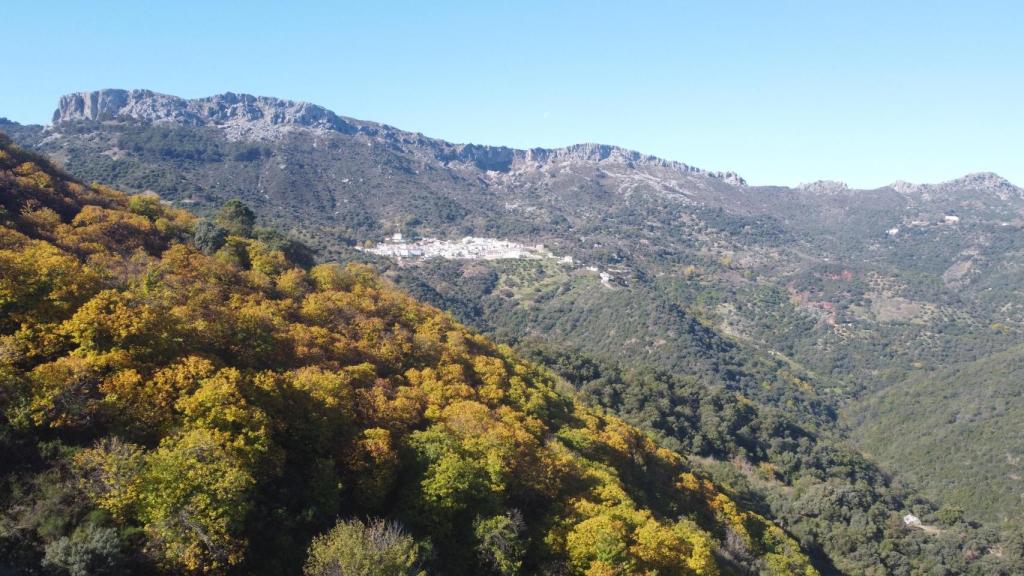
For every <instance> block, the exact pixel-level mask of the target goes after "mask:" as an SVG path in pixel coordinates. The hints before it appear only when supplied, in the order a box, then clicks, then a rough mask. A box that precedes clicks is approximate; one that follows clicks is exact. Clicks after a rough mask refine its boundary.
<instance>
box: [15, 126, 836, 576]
mask: <svg viewBox="0 0 1024 576" xmlns="http://www.w3.org/2000/svg"><path fill="white" fill-rule="evenodd" d="M0 204H2V207H3V210H2V211H0V223H2V228H0V270H2V271H3V274H2V275H0V312H2V315H0V350H2V354H0V386H2V387H0V409H2V411H0V414H2V417H0V449H2V452H3V454H4V455H5V457H4V458H3V459H0V505H2V509H3V512H2V516H0V569H2V570H4V571H6V572H14V573H19V574H65V573H70V574H119V573H167V574H182V573H190V574H193V573H194V574H200V573H201V574H290V573H299V572H301V571H302V570H303V565H305V572H306V573H307V574H321V573H322V574H329V573H335V574H336V573H339V570H345V569H346V568H344V566H346V564H344V562H348V561H350V560H351V561H353V562H354V561H356V560H352V558H354V557H355V556H356V555H358V551H359V550H362V548H361V547H365V550H366V553H367V554H369V556H367V558H373V557H374V556H372V554H374V553H376V552H375V551H377V550H379V549H380V547H386V550H387V551H388V552H387V554H388V556H387V557H388V558H390V560H389V562H396V563H397V564H395V565H390V564H389V565H388V566H391V568H387V570H389V571H387V572H386V573H388V574H392V573H393V574H413V573H416V571H417V570H419V569H420V568H423V569H425V570H427V571H429V572H430V573H438V574H442V573H443V574H484V573H494V574H518V573H529V574H533V573H537V574H591V575H597V574H640V573H643V574H742V573H763V574H815V573H817V572H816V571H815V570H814V568H812V567H811V564H810V562H809V560H808V558H807V557H806V556H805V555H804V553H803V552H802V551H801V549H800V545H799V544H798V543H797V542H796V541H795V540H793V539H792V538H791V537H790V536H789V535H787V534H786V532H784V531H783V530H782V529H780V528H779V527H778V526H776V525H774V524H772V523H771V522H769V521H767V520H766V519H765V518H763V517H762V516H760V515H758V514H755V513H753V512H750V511H746V510H744V509H743V508H742V507H740V506H738V505H737V503H736V502H734V501H733V500H732V499H730V497H729V496H727V495H726V494H725V493H724V492H723V491H722V489H721V488H719V487H716V486H715V485H714V484H712V483H711V482H710V481H708V480H707V479H706V478H704V477H703V476H702V475H701V474H699V473H697V472H696V471H695V469H694V468H693V466H692V465H691V464H690V463H689V461H688V460H687V458H685V457H684V456H681V455H679V454H678V453H675V452H672V451H669V450H667V449H665V448H661V447H659V446H658V445H657V444H656V443H655V442H653V441H652V440H651V439H650V438H649V437H647V436H645V435H644V434H643V433H641V432H640V431H638V430H637V429H636V428H633V427H631V426H629V425H626V424H625V423H623V422H622V421H621V420H619V419H617V418H615V417H612V416H607V415H605V414H603V413H602V412H601V411H598V410H595V409H593V408H588V407H586V406H585V405H583V404H581V403H580V402H578V401H575V400H573V398H572V397H571V396H568V395H565V394H564V393H560V392H558V391H557V388H558V380H557V379H556V377H555V376H553V375H552V374H551V373H550V372H547V371H546V370H544V369H543V368H541V367H539V366H538V365H536V364H532V363H529V362H526V361H524V360H522V359H521V358H519V357H518V356H516V355H515V354H514V353H513V352H512V351H511V350H510V349H508V348H506V347H501V346H496V345H494V344H493V343H491V342H489V341H488V340H486V339H485V338H483V337H482V336H480V335H478V334H476V333H474V332H472V331H470V330H468V329H466V328H464V327H462V326H460V325H459V324H458V323H456V322H455V321H454V320H452V318H451V317H450V316H449V315H446V314H444V313H442V312H440V311H438V310H437V309H435V308H432V307H429V306H426V305H423V304H420V303H418V302H416V301H414V300H412V299H411V298H409V297H408V296H405V295H403V294H402V293H400V292H399V291H397V290H396V289H395V288H393V287H391V286H390V285H388V283H387V282H385V281H383V280H382V279H380V278H379V277H377V276H376V275H375V274H374V273H373V272H372V271H371V270H369V269H368V268H365V267H361V266H354V265H353V266H347V267H345V266H340V265H336V264H322V265H319V266H315V267H312V268H308V269H307V268H304V267H302V266H300V265H298V264H297V263H296V262H294V261H292V260H289V258H288V256H287V254H288V253H289V252H295V251H296V247H295V246H294V245H292V244H290V243H289V242H288V241H286V240H284V239H283V238H282V237H280V236H279V235H275V234H274V233H273V232H271V231H268V230H266V229H259V228H254V227H253V220H254V218H253V215H252V213H251V212H249V211H248V209H246V208H245V207H244V206H243V205H241V204H238V203H234V204H229V205H227V206H226V207H225V209H223V210H221V212H220V213H219V215H218V217H217V218H216V219H215V221H213V222H210V221H197V220H196V219H195V218H194V217H193V216H191V215H189V214H188V213H186V212H184V211H181V210H178V209H174V208H169V207H167V206H166V205H164V204H163V203H161V202H160V201H159V199H158V198H157V197H155V196H152V195H140V196H126V195H124V194H121V193H119V192H116V191H114V190H112V189H109V188H106V187H103V186H101V185H88V186H87V185H84V184H81V183H79V182H77V181H75V180H73V179H71V178H70V177H68V176H66V175H65V174H64V173H62V172H61V171H59V170H57V169H56V168H54V167H53V166H52V165H51V164H49V163H48V162H47V161H46V160H44V159H42V158H40V157H38V156H34V155H31V154H28V153H26V152H23V151H21V150H19V149H17V148H14V147H11V146H10V145H9V144H8V143H7V142H6V141H5V140H0ZM376 517H385V518H388V519H390V520H391V521H394V522H398V523H400V526H402V527H403V528H398V527H397V526H399V525H396V524H391V525H387V526H385V527H384V528H381V527H380V526H381V525H377V524H373V523H372V522H371V523H370V525H369V528H366V529H364V528H362V526H363V524H362V522H363V520H362V519H366V518H376ZM339 518H341V519H342V520H343V521H341V522H339V523H338V524H337V526H336V527H335V528H333V529H332V526H335V523H336V521H337V520H338V519H339ZM318 533H324V536H322V537H319V538H317V539H316V540H315V541H314V536H315V535H317V534H318ZM311 542H313V546H312V548H311V552H310V556H309V559H308V560H307V558H306V552H307V549H308V548H310V543H311ZM353 542H355V544H353ZM353 546H355V548H353ZM354 550H356V551H354ZM339 566H341V568H339ZM380 569H381V570H385V568H380ZM374 573H376V572H374Z"/></svg>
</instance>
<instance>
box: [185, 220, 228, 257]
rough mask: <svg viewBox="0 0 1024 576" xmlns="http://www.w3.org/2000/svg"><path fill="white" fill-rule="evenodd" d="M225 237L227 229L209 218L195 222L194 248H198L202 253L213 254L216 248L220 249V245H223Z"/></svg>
mask: <svg viewBox="0 0 1024 576" xmlns="http://www.w3.org/2000/svg"><path fill="white" fill-rule="evenodd" d="M227 239H228V231H227V230H225V229H224V228H222V227H221V226H218V225H217V224H215V223H213V222H210V221H209V220H200V221H198V222H196V229H195V233H194V234H193V241H194V242H195V244H196V248H199V250H200V251H202V253H203V254H213V253H214V252H216V251H217V250H220V247H221V246H223V245H224V242H225V241H226V240H227Z"/></svg>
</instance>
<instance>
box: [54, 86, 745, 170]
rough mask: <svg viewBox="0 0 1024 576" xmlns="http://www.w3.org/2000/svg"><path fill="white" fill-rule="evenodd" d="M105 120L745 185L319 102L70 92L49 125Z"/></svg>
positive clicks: (670, 164)
mask: <svg viewBox="0 0 1024 576" xmlns="http://www.w3.org/2000/svg"><path fill="white" fill-rule="evenodd" d="M109 120H138V121H143V122H149V123H153V124H161V123H172V124H182V125H186V126H192V127H199V126H216V127H219V128H222V129H224V130H225V133H226V134H227V135H228V137H229V138H233V139H253V138H254V139H257V140H276V139H280V138H282V137H284V136H285V135H286V133H287V132H288V131H289V129H293V128H296V127H301V128H307V129H311V130H313V131H331V132H341V133H344V134H355V133H362V134H365V135H367V136H371V137H380V138H382V139H385V140H392V141H393V140H402V141H407V140H409V139H415V140H417V141H418V142H419V143H425V142H429V143H431V144H434V145H435V147H438V145H440V146H439V147H440V148H441V150H439V151H438V159H440V160H446V161H468V162H473V163H474V164H476V165H477V166H478V167H480V168H483V169H485V170H493V171H497V172H507V171H509V170H511V169H512V168H513V167H515V166H518V165H524V164H537V163H540V164H547V163H552V162H565V161H584V162H587V161H590V162H602V161H609V162H613V163H627V164H642V165H653V166H658V167H664V168H670V169H674V170H678V171H680V172H683V173H688V174H696V175H701V176H706V177H709V178H716V179H720V180H723V181H726V182H729V183H731V184H735V185H741V186H742V185H746V180H744V179H743V178H742V177H741V176H740V175H739V174H737V173H735V172H716V171H710V170H704V169H702V168H697V167H695V166H691V165H689V164H685V163H682V162H677V161H674V160H666V159H663V158H659V157H657V156H653V155H649V154H643V153H641V152H638V151H635V150H628V149H625V148H621V147H619V146H613V145H608V144H597V143H590V142H586V143H578V144H571V145H568V146H563V147H559V148H529V149H518V148H511V147H507V146H490V145H482V144H472V143H466V144H454V143H450V142H447V141H444V140H441V139H436V138H427V137H424V136H423V135H421V134H418V133H412V132H407V131H404V130H399V129H397V128H394V127H392V126H388V125H386V124H377V123H374V122H367V121H362V120H355V119H352V118H347V117H343V116H340V115H338V114H336V113H334V112H332V111H331V110H328V109H327V108H325V107H323V106H319V105H317V104H311V103H308V102H299V101H294V100H287V99H281V98H275V97H268V96H253V95H251V94H236V93H233V92H225V93H222V94H217V95H214V96H208V97H203V98H194V99H185V98H181V97H178V96H172V95H168V94H161V93H158V92H154V91H152V90H146V89H134V90H124V89H102V90H94V91H85V92H72V93H70V94H65V95H64V96H62V97H61V98H60V101H59V103H58V106H57V109H56V110H55V111H54V113H53V124H54V125H60V124H66V123H71V122H76V121H109Z"/></svg>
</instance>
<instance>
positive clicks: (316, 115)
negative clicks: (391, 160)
mask: <svg viewBox="0 0 1024 576" xmlns="http://www.w3.org/2000/svg"><path fill="white" fill-rule="evenodd" d="M83 120H85V121H97V122H102V121H108V120H136V121H141V122H151V123H154V124H161V123H175V124H183V125H186V126H218V127H222V128H224V129H225V130H226V131H227V132H228V134H229V135H234V136H238V137H251V138H255V139H267V138H270V139H273V138H274V137H275V136H276V135H278V134H279V133H280V132H281V130H279V129H280V128H286V127H303V128H310V129H316V130H333V131H337V132H352V131H354V130H355V127H354V126H352V125H351V124H350V123H349V122H347V121H346V120H344V119H343V118H341V117H340V116H338V115H336V114H334V113H333V112H331V111H330V110H327V109H326V108H323V107H320V106H316V105H313V104H309V103H306V102H294V101H291V100H281V99H278V98H266V97H262V96H251V95H249V94H233V93H231V92H227V93H225V94H218V95H216V96H210V97H207V98H197V99H194V100H185V99H184V98H179V97H177V96H168V95H166V94H158V93H156V92H153V91H151V90H97V91H94V92H77V93H74V94H68V95H66V96H63V97H62V98H61V99H60V104H59V105H58V107H57V111H56V112H54V114H53V123H54V124H62V123H65V122H75V121H83Z"/></svg>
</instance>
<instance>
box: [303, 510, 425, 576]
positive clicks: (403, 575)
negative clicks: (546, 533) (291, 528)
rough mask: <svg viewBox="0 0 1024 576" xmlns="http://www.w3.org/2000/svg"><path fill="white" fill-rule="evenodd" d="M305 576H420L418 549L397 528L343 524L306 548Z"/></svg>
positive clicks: (384, 523)
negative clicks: (307, 549) (307, 551)
mask: <svg viewBox="0 0 1024 576" xmlns="http://www.w3.org/2000/svg"><path fill="white" fill-rule="evenodd" d="M303 572H304V573H305V575H306V576H419V575H422V574H426V573H425V572H423V571H421V570H420V546H419V545H418V544H417V543H416V541H415V540H414V539H413V538H412V536H409V535H408V534H406V533H405V531H404V530H403V529H402V527H401V526H400V525H398V524H397V523H395V522H389V521H386V520H373V521H371V522H370V523H369V524H365V523H363V522H362V521H360V520H343V521H340V522H338V524H337V525H336V526H335V527H334V528H333V529H331V531H330V532H328V533H326V534H323V535H321V536H317V537H316V538H315V539H313V543H312V545H310V547H309V557H308V559H307V560H306V566H305V569H304V571H303Z"/></svg>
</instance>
